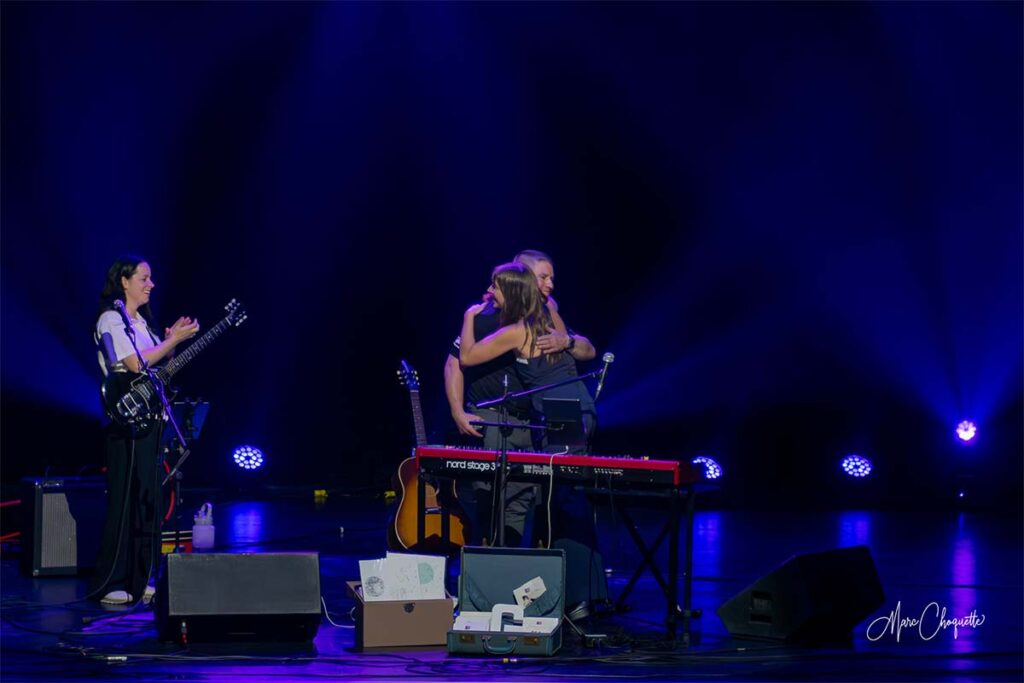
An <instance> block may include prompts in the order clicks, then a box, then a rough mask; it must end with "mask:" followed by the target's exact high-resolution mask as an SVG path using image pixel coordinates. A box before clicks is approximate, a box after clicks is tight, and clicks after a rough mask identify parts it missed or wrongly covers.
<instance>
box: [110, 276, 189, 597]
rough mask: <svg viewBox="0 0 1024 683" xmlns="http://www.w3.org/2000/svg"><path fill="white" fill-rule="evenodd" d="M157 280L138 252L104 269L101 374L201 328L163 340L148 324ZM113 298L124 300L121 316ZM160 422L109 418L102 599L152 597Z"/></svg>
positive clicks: (168, 333) (167, 349)
mask: <svg viewBox="0 0 1024 683" xmlns="http://www.w3.org/2000/svg"><path fill="white" fill-rule="evenodd" d="M155 286H156V283H155V282H154V281H153V274H152V269H151V268H150V266H149V263H147V262H146V261H145V260H144V259H142V258H140V257H138V256H122V257H120V258H118V259H117V260H116V261H114V263H113V264H112V265H111V266H110V268H109V269H108V270H107V276H106V279H105V281H104V284H103V289H102V291H101V292H100V303H99V315H98V319H97V321H96V329H95V339H96V342H97V345H98V348H99V359H100V366H101V368H102V370H103V373H104V375H107V374H110V373H138V372H140V371H141V370H142V364H141V363H140V361H139V355H141V356H142V357H143V359H144V360H145V362H146V365H152V364H156V363H159V362H160V361H161V360H163V359H164V358H166V357H167V356H168V355H169V354H170V353H171V352H172V351H173V350H174V348H175V347H176V346H177V345H178V344H180V343H181V342H183V341H185V340H187V339H190V338H192V337H194V336H195V335H196V333H198V332H199V322H198V321H196V320H192V319H191V318H185V317H182V318H178V320H177V321H176V322H175V323H174V325H172V326H171V327H169V328H166V329H165V330H164V334H165V337H166V338H165V339H163V340H161V339H160V338H159V337H158V336H157V335H156V334H155V333H154V332H153V331H152V330H151V329H150V326H151V325H152V315H151V312H150V308H149V298H150V293H151V292H152V290H153V288H154V287H155ZM115 302H119V303H120V305H123V310H124V314H122V312H121V311H119V310H118V306H117V305H115ZM125 315H126V316H127V321H126V320H125ZM128 323H130V324H131V329H132V331H133V332H134V335H133V336H134V342H135V343H134V345H133V344H132V340H131V339H130V338H129V332H128ZM136 348H137V349H138V351H136ZM160 424H161V422H160V421H158V425H157V427H156V428H154V429H152V430H151V431H149V432H148V433H146V434H145V435H137V434H135V433H132V432H131V431H126V430H124V429H123V428H118V427H116V426H115V425H113V424H112V425H110V427H108V429H107V436H106V467H107V521H106V524H105V525H104V528H103V536H102V539H101V542H100V553H99V557H98V558H97V562H96V575H95V577H94V578H93V582H92V586H91V587H90V597H101V601H102V602H104V603H108V604H125V603H129V602H133V601H134V600H135V599H136V598H138V597H142V598H143V599H146V598H148V597H151V596H152V591H153V588H152V582H153V580H154V579H155V570H156V563H157V560H158V559H159V557H160V525H161V522H162V508H163V496H162V494H161V491H160V482H161V478H162V471H161V469H160V452H159V445H160V431H161V430H160V426H159V425H160Z"/></svg>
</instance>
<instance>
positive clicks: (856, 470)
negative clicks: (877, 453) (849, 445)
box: [839, 455, 871, 479]
mask: <svg viewBox="0 0 1024 683" xmlns="http://www.w3.org/2000/svg"><path fill="white" fill-rule="evenodd" d="M839 464H840V466H841V467H842V468H843V472H846V473H847V474H848V475H850V476H851V477H857V478H858V479H859V478H861V477H866V476H868V475H869V474H871V461H870V460H868V459H867V458H865V457H863V456H860V455H848V456H846V457H845V458H843V461H842V462H841V463H839Z"/></svg>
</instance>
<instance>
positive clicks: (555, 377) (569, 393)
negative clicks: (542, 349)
mask: <svg viewBox="0 0 1024 683" xmlns="http://www.w3.org/2000/svg"><path fill="white" fill-rule="evenodd" d="M561 356H562V357H561V359H559V360H557V361H555V362H554V363H549V362H548V361H547V357H546V356H543V355H541V356H537V357H536V358H517V359H516V370H517V371H518V373H519V379H520V380H521V381H522V383H523V386H525V387H526V388H527V389H532V388H534V387H539V386H543V385H545V384H551V383H553V382H560V381H562V380H566V379H569V378H570V377H577V376H578V375H577V373H576V361H574V360H573V359H572V356H570V355H568V354H565V353H563V354H561ZM530 398H531V399H532V401H533V409H534V410H536V411H537V412H543V408H544V399H545V398H578V399H579V400H580V410H582V411H583V412H584V413H591V414H595V415H596V413H597V411H596V410H595V408H594V399H593V397H592V396H591V395H590V391H588V390H587V387H586V386H584V384H583V382H573V383H572V384H566V385H563V386H560V387H555V388H554V389H549V390H547V391H540V392H537V393H536V394H533V395H532V396H530Z"/></svg>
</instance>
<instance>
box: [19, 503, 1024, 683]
mask: <svg viewBox="0 0 1024 683" xmlns="http://www.w3.org/2000/svg"><path fill="white" fill-rule="evenodd" d="M190 502H194V503H195V505H190V506H189V508H190V511H191V508H193V507H198V505H199V503H200V502H202V501H201V500H200V499H199V498H198V497H197V496H192V499H191V501H190ZM213 502H214V503H215V522H216V527H217V541H218V548H217V550H218V551H220V552H262V551H284V550H307V551H319V553H320V571H321V588H322V592H323V598H324V601H325V603H326V605H327V608H328V610H329V612H330V615H331V617H332V619H333V620H334V622H336V623H338V624H340V625H341V626H340V627H339V626H333V625H331V624H330V623H329V622H328V621H327V620H324V621H323V623H322V625H321V627H320V631H319V633H318V635H317V637H316V639H315V641H314V643H313V645H312V646H308V645H307V646H305V647H299V646H294V645H291V646H289V645H279V644H249V645H206V644H195V645H192V646H191V647H188V648H181V647H179V646H175V645H170V644H162V643H159V642H157V640H156V634H155V630H154V627H153V615H152V612H151V611H150V610H149V609H148V608H139V609H127V608H111V609H110V610H108V611H105V610H104V609H103V608H102V607H100V606H99V605H98V604H95V603H85V602H75V601H76V600H77V599H79V598H81V597H82V596H84V595H85V594H86V579H83V578H65V577H54V578H46V579H29V578H26V577H24V576H23V575H21V574H20V573H19V570H18V561H17V552H16V548H13V547H12V546H11V545H5V546H4V554H3V558H2V562H0V578H2V581H3V583H2V592H3V627H2V637H3V644H2V653H3V665H2V668H3V671H2V677H3V680H5V681H20V680H50V681H52V680H62V679H88V680H169V679H174V680H182V679H186V680H193V681H204V680H234V679H242V678H243V677H244V678H253V679H256V680H273V681H287V680H293V679H294V680H308V679H309V678H316V677H329V678H341V679H353V678H374V679H378V680H389V679H396V680H397V679H409V678H412V677H419V678H430V679H434V680H460V681H467V680H469V681H477V680H544V679H551V678H558V679H571V678H579V679H587V678H661V679H668V680H682V679H706V678H715V679H720V680H771V681H786V680H805V681H806V680H813V681H866V680H878V681H895V680H913V681H970V680H992V681H995V680H1005V681H1020V680H1024V627H1022V620H1024V617H1022V606H1024V585H1022V579H1024V552H1022V551H1024V538H1022V524H1021V520H1020V519H1012V518H1005V517H997V516H990V515H975V514H971V513H959V512H956V511H951V510H941V509H940V510H928V511H921V512H916V513H909V512H902V513H898V512H856V511H849V512H824V513H823V512H809V513H795V512H763V511H759V512H752V511H698V513H697V517H696V524H695V535H694V584H693V586H694V593H693V601H694V607H695V608H697V609H700V610H702V611H703V614H702V616H701V617H700V618H699V619H696V620H694V622H693V626H692V632H693V641H692V643H691V644H690V646H689V647H683V646H682V644H681V643H680V642H679V641H673V640H667V639H666V638H665V634H664V630H663V629H662V622H663V620H664V611H665V600H664V597H663V595H662V592H661V590H660V589H659V587H658V584H657V583H656V581H655V580H654V578H653V577H652V576H651V575H650V574H649V573H647V574H645V575H644V576H643V578H642V579H641V580H640V582H639V584H638V586H637V588H636V589H635V590H634V591H633V593H632V595H631V596H630V597H629V600H628V603H629V607H630V610H629V611H627V612H625V613H622V614H618V615H614V616H604V617H601V618H598V619H590V620H587V621H586V622H583V624H581V625H582V626H583V627H584V629H585V630H586V631H588V632H591V633H596V632H600V633H604V634H607V635H608V639H606V640H605V641H604V643H603V644H602V645H601V646H600V647H598V648H586V647H584V646H583V645H582V644H581V643H580V642H579V641H578V639H577V638H575V637H574V636H573V635H572V633H571V631H567V632H566V641H565V644H564V646H563V648H562V650H561V651H560V652H559V653H558V655H556V656H555V657H552V658H548V659H525V658H519V659H518V661H515V662H503V661H502V660H501V659H500V658H473V657H456V656H448V655H447V654H446V653H445V652H444V651H442V650H441V649H439V648H438V649H421V650H414V651H409V650H400V651H389V652H357V651H355V649H354V647H353V640H354V631H353V629H352V628H351V623H352V622H351V620H350V619H349V617H348V615H349V612H350V610H351V609H352V607H353V604H354V603H353V601H352V600H351V599H349V598H348V597H346V595H345V581H346V580H350V579H356V578H358V565H357V561H358V560H359V559H366V558H372V557H380V556H382V555H383V553H384V551H385V541H384V529H385V523H386V519H387V516H388V514H389V511H390V510H391V508H389V507H388V506H386V505H385V504H384V503H382V502H380V501H379V500H375V499H372V498H361V497H344V496H340V495H337V494H335V495H332V496H331V497H329V498H328V500H327V502H326V503H325V504H323V505H320V506H317V505H315V504H314V500H313V495H312V492H309V494H308V497H307V496H303V497H301V498H299V497H298V496H297V495H294V494H293V495H291V496H285V495H283V494H282V495H279V496H276V497H273V498H272V499H268V498H266V497H264V498H263V499H260V500H235V501H233V502H229V501H225V500H224V497H223V496H221V497H220V500H218V499H217V498H214V501H213ZM655 516H656V513H654V512H649V513H647V514H646V515H645V516H644V517H643V518H641V519H640V520H638V521H639V522H640V527H641V530H643V531H644V532H645V533H646V534H648V535H653V534H654V533H656V532H657V527H658V526H659V525H658V520H657V519H655ZM598 524H599V530H600V537H601V542H602V547H601V552H602V553H603V556H604V560H605V565H606V568H607V569H608V572H609V587H610V590H611V593H612V596H613V599H614V597H615V596H617V595H618V593H619V591H620V590H621V589H622V587H623V586H624V585H625V584H626V582H627V581H628V580H629V577H630V575H631V574H632V570H633V568H634V567H635V566H636V565H637V563H638V561H639V556H638V553H637V551H636V550H635V546H634V545H633V543H632V541H631V539H630V538H629V536H628V534H627V532H626V530H625V529H624V528H623V526H622V524H621V522H616V521H615V520H614V519H612V517H611V515H609V514H607V512H606V511H604V512H601V513H600V514H599V519H598ZM859 544H866V545H868V546H869V547H870V548H871V551H872V554H873V556H874V559H875V562H876V564H877V566H878V570H879V575H880V577H881V581H882V586H883V588H884V590H885V596H886V598H885V604H884V605H883V607H882V608H880V609H879V610H877V611H876V612H875V613H873V614H872V615H871V617H869V618H868V619H867V620H865V622H863V623H861V624H860V625H858V626H857V628H856V629H855V631H854V633H853V641H852V643H850V644H849V645H847V646H834V647H828V648H813V649H812V648H793V647H783V646H779V645H775V644H771V643H762V642H757V641H744V640H735V639H732V638H730V636H729V635H728V633H727V631H726V629H725V627H724V626H723V624H722V622H721V621H720V620H719V618H718V617H717V615H716V614H715V609H716V608H717V607H718V606H719V605H721V604H722V603H723V602H724V601H725V600H727V599H728V598H730V597H731V596H733V595H734V594H736V593H737V592H739V591H740V590H742V589H743V588H744V587H745V586H747V585H749V584H750V583H752V582H753V581H754V580H756V579H757V578H759V577H760V576H763V575H764V574H766V573H768V572H769V571H771V570H772V569H774V568H775V567H777V566H778V565H779V564H781V563H782V562H783V561H784V560H785V559H787V558H788V557H790V556H792V555H795V554H801V553H805V552H814V551H822V550H829V549H833V548H836V547H841V546H851V545H859ZM664 552H665V551H664V549H663V550H662V555H664ZM662 559H664V558H662ZM933 602H934V603H938V605H940V606H943V607H945V608H946V610H947V618H954V617H955V618H962V617H966V616H968V615H969V614H970V613H972V612H974V613H975V614H976V616H977V619H976V620H975V625H974V626H963V627H958V628H957V629H956V632H955V633H954V629H953V627H952V626H950V627H948V628H946V629H943V630H939V631H938V632H937V633H935V634H934V636H932V633H931V632H932V631H934V630H935V629H934V627H933V626H932V627H929V628H927V631H926V632H925V633H924V634H923V635H922V634H921V633H920V632H919V629H918V628H916V627H906V628H903V629H902V631H901V633H900V637H899V639H898V641H897V638H896V635H895V633H889V632H886V633H885V635H883V636H882V637H880V638H878V639H869V637H868V634H867V628H868V623H869V622H871V621H872V620H874V619H876V618H878V617H884V616H887V615H889V614H890V613H891V612H892V611H893V610H895V609H897V607H899V609H900V613H901V615H902V616H903V617H904V618H909V617H918V616H920V615H921V613H922V611H923V610H925V608H926V607H927V606H928V605H929V604H930V603H933ZM110 613H116V616H115V617H113V618H109V619H101V620H95V617H97V616H100V615H106V614H110ZM982 617H983V619H982ZM978 622H980V623H978ZM878 630H879V631H881V629H878Z"/></svg>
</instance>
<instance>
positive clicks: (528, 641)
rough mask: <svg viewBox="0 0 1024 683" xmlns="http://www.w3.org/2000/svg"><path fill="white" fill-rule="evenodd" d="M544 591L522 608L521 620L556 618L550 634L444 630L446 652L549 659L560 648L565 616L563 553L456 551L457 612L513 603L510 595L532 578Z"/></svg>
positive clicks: (548, 551)
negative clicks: (458, 555)
mask: <svg viewBox="0 0 1024 683" xmlns="http://www.w3.org/2000/svg"><path fill="white" fill-rule="evenodd" d="M538 576H539V577H540V578H541V579H543V580H544V585H545V587H546V590H545V592H544V594H543V595H542V596H541V597H540V598H538V599H537V600H536V601H535V602H533V603H531V604H530V605H529V606H527V608H526V609H525V610H524V612H525V614H526V616H536V617H557V618H558V620H559V623H558V627H557V628H556V629H555V630H554V631H553V632H552V633H550V634H546V633H545V634H542V633H501V632H497V631H455V630H451V631H448V652H449V653H452V654H476V655H520V656H530V657H540V656H550V655H553V654H555V653H556V652H558V649H559V648H560V647H561V646H562V623H561V620H562V616H563V615H564V614H565V553H564V552H563V551H562V550H557V549H554V550H548V549H542V548H476V547H467V548H463V549H462V565H461V573H460V575H459V609H460V611H466V612H489V611H491V608H492V607H493V606H494V605H498V604H515V597H514V596H513V595H512V591H513V590H515V589H516V588H518V587H520V586H522V585H523V584H525V583H526V582H528V581H530V580H531V579H533V578H535V577H538Z"/></svg>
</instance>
